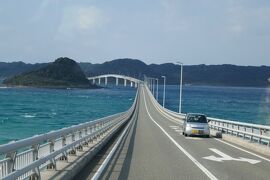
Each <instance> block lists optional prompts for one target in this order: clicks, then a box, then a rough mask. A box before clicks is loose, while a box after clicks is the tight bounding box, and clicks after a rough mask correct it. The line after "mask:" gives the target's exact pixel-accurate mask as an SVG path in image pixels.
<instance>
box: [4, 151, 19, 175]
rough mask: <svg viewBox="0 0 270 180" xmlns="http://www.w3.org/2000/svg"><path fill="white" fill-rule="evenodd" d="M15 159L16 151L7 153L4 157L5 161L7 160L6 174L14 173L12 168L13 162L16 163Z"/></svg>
mask: <svg viewBox="0 0 270 180" xmlns="http://www.w3.org/2000/svg"><path fill="white" fill-rule="evenodd" d="M16 157H17V151H14V152H10V153H7V154H6V155H5V159H9V160H8V161H7V172H8V174H10V173H12V172H13V171H15V169H14V166H15V162H16Z"/></svg>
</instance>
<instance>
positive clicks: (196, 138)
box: [185, 137, 202, 140]
mask: <svg viewBox="0 0 270 180" xmlns="http://www.w3.org/2000/svg"><path fill="white" fill-rule="evenodd" d="M185 139H192V140H202V138H199V137H185Z"/></svg>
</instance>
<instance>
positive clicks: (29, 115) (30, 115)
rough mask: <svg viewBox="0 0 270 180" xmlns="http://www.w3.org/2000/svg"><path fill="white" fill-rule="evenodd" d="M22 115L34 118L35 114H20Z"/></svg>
mask: <svg viewBox="0 0 270 180" xmlns="http://www.w3.org/2000/svg"><path fill="white" fill-rule="evenodd" d="M22 117H25V118H34V117H36V116H35V115H32V114H24V115H22Z"/></svg>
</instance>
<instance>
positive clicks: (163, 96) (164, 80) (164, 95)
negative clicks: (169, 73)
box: [161, 76, 166, 107]
mask: <svg viewBox="0 0 270 180" xmlns="http://www.w3.org/2000/svg"><path fill="white" fill-rule="evenodd" d="M161 77H163V78H164V85H163V107H165V89H166V88H165V86H166V76H161Z"/></svg>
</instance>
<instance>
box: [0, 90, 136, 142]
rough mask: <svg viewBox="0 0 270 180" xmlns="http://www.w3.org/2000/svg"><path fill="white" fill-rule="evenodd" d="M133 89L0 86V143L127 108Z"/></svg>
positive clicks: (131, 100) (133, 94) (132, 96)
mask: <svg viewBox="0 0 270 180" xmlns="http://www.w3.org/2000/svg"><path fill="white" fill-rule="evenodd" d="M135 92H136V91H135V89H131V88H130V89H129V88H123V89H115V88H114V89H96V90H87V89H37V88H0V144H3V143H7V142H9V141H12V140H18V139H22V138H26V137H30V136H33V135H36V134H41V133H45V132H48V131H50V130H56V129H60V128H63V127H67V126H71V125H75V124H79V123H82V122H86V121H90V120H94V119H97V118H100V117H105V116H108V115H112V114H115V113H118V112H122V111H126V110H128V108H129V107H130V106H131V104H132V103H133V100H134V97H135Z"/></svg>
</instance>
